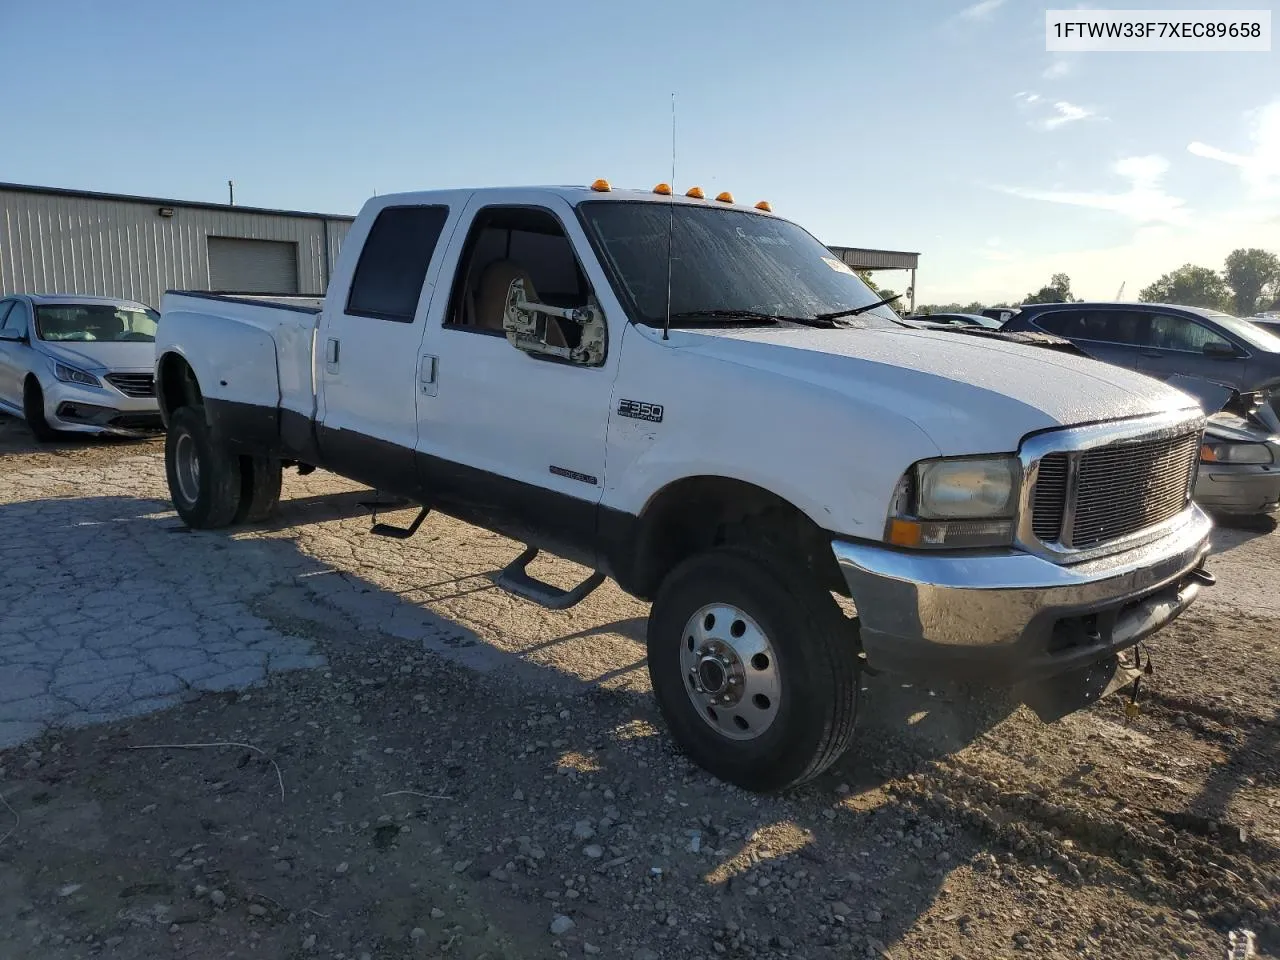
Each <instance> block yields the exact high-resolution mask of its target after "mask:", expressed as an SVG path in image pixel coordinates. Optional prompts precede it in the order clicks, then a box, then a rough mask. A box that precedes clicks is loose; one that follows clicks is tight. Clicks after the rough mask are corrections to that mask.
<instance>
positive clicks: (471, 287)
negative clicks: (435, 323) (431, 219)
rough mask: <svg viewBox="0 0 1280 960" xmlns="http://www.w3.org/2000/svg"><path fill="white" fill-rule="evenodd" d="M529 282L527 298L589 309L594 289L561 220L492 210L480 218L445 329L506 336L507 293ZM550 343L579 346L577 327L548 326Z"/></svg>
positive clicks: (542, 213) (524, 210)
mask: <svg viewBox="0 0 1280 960" xmlns="http://www.w3.org/2000/svg"><path fill="white" fill-rule="evenodd" d="M515 279H521V280H523V281H524V289H525V296H526V297H527V298H528V299H529V300H530V301H534V302H537V303H544V304H547V305H548V306H553V307H584V306H586V305H587V302H588V300H589V298H590V296H591V285H590V284H589V283H588V281H587V278H586V274H584V273H583V271H582V267H581V265H580V264H579V263H578V258H577V256H576V255H575V254H574V250H573V244H572V242H571V241H570V240H569V237H568V236H567V234H566V233H565V231H564V227H563V226H562V225H561V223H560V221H559V220H558V219H557V218H556V217H555V215H554V214H552V213H551V212H550V211H548V210H541V209H536V208H529V207H489V208H486V209H484V210H481V211H480V212H479V213H478V214H476V218H475V221H474V222H473V223H472V226H471V231H470V233H469V234H468V236H467V241H466V244H465V246H464V247H463V252H462V259H461V261H460V262H459V265H458V273H457V276H456V277H455V280H454V285H453V293H452V296H451V298H450V301H449V312H448V314H447V315H446V317H445V326H447V327H450V328H453V329H461V330H470V331H473V332H476V333H487V334H492V335H497V336H502V335H503V327H502V318H503V314H504V313H505V311H506V302H507V292H508V290H509V289H510V287H511V282H512V281H513V280H515ZM548 328H549V333H548V340H547V342H548V343H555V344H556V345H562V346H568V347H576V346H577V345H578V344H577V342H576V341H577V339H578V338H579V337H580V336H581V332H582V330H581V328H580V327H579V326H578V325H577V324H576V323H568V322H564V323H562V322H560V321H559V320H556V319H554V318H551V319H550V320H549V322H548Z"/></svg>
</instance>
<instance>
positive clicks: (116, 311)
mask: <svg viewBox="0 0 1280 960" xmlns="http://www.w3.org/2000/svg"><path fill="white" fill-rule="evenodd" d="M159 324H160V314H159V313H157V312H156V311H154V310H148V309H145V308H143V309H137V308H134V307H117V306H113V305H112V304H108V303H59V304H49V305H47V306H40V307H36V335H37V336H38V337H39V338H40V339H41V340H47V341H49V342H52V343H87V342H93V341H97V342H101V341H104V340H105V341H114V342H117V343H119V342H129V341H137V342H143V343H154V342H155V339H156V328H157V327H158V326H159Z"/></svg>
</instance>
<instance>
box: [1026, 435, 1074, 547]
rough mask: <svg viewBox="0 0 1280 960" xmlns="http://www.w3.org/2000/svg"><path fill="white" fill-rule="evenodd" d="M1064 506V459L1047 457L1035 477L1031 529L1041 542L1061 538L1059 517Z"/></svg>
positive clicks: (1065, 484)
mask: <svg viewBox="0 0 1280 960" xmlns="http://www.w3.org/2000/svg"><path fill="white" fill-rule="evenodd" d="M1066 504H1067V455H1066V454H1065V453H1051V454H1049V455H1048V456H1046V457H1044V458H1043V459H1042V460H1041V461H1040V469H1039V472H1038V473H1037V475H1036V490H1035V499H1034V500H1033V507H1032V519H1031V529H1032V530H1034V531H1035V535H1036V536H1037V537H1039V538H1040V539H1041V540H1046V541H1050V542H1052V541H1055V540H1057V539H1058V537H1060V536H1061V535H1062V513H1063V509H1064V508H1065V507H1066Z"/></svg>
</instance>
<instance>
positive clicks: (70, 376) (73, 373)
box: [53, 360, 102, 387]
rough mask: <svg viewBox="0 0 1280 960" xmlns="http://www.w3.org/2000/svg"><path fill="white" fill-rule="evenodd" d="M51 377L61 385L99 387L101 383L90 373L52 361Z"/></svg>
mask: <svg viewBox="0 0 1280 960" xmlns="http://www.w3.org/2000/svg"><path fill="white" fill-rule="evenodd" d="M53 375H54V376H55V377H57V378H58V379H59V380H61V381H62V382H63V383H78V384H81V385H83V386H86V387H100V386H102V383H101V382H100V381H99V380H98V378H97V377H95V376H94V375H93V374H92V373H85V372H84V371H83V370H77V369H76V368H75V367H69V366H67V365H66V364H65V363H60V362H59V361H57V360H55V361H53Z"/></svg>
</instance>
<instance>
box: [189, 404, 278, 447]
mask: <svg viewBox="0 0 1280 960" xmlns="http://www.w3.org/2000/svg"><path fill="white" fill-rule="evenodd" d="M204 407H205V412H206V414H207V415H208V417H209V427H210V428H211V429H212V430H213V436H214V437H215V438H216V439H217V441H218V442H219V443H222V444H226V445H227V446H228V447H230V448H231V449H233V450H235V451H237V452H240V453H250V454H261V455H264V456H274V455H276V454H277V453H278V452H279V450H280V411H279V409H278V408H277V407H261V406H258V405H257V404H256V403H240V402H238V401H235V400H215V399H213V398H212V397H206V398H205V401H204Z"/></svg>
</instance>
